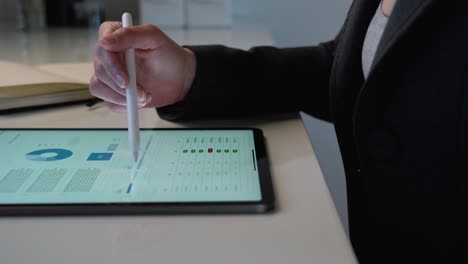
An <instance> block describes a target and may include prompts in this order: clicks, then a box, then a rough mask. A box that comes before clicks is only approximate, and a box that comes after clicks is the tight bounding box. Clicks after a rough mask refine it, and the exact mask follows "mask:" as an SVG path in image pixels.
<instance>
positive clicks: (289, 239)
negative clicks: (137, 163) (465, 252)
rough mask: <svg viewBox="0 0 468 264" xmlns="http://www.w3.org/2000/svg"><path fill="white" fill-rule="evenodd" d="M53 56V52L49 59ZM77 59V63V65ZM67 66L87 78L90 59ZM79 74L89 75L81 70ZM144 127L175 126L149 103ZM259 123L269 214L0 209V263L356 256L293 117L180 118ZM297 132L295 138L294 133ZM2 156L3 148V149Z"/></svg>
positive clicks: (116, 118) (39, 121)
mask: <svg viewBox="0 0 468 264" xmlns="http://www.w3.org/2000/svg"><path fill="white" fill-rule="evenodd" d="M48 62H50V61H48ZM74 67H76V69H74ZM68 69H70V70H73V69H74V71H75V72H77V73H79V74H78V75H79V76H84V77H83V78H85V77H86V78H88V77H89V76H88V74H86V73H87V72H90V71H92V66H91V64H77V65H75V66H73V65H71V66H70V67H69V68H68ZM83 80H84V81H86V80H87V79H83ZM140 116H141V126H142V127H177V126H182V124H176V123H171V122H167V121H164V120H161V119H160V118H159V117H158V116H157V114H156V112H155V111H154V110H153V109H145V110H141V112H140ZM126 125H127V120H126V115H125V114H121V113H113V112H111V111H109V110H108V109H107V108H105V107H101V108H97V109H95V110H92V111H90V110H89V109H88V108H87V107H86V106H84V105H75V106H68V107H63V108H57V109H54V110H43V111H35V112H28V113H19V114H13V115H8V116H0V127H4V128H7V127H8V128H12V127H13V128H14V127H30V128H39V127H104V128H105V127H126ZM199 125H200V126H201V125H203V126H205V125H216V126H220V125H221V126H236V125H242V126H255V127H259V128H261V129H262V130H263V131H264V134H265V137H266V140H267V147H268V154H269V156H270V161H271V169H272V175H273V181H274V186H275V192H276V196H277V199H278V207H279V209H278V211H277V212H275V213H274V214H269V215H218V216H208V215H204V216H196V215H193V216H112V217H111V216H107V217H41V218H29V217H24V218H0V234H1V236H0V256H1V259H2V260H1V262H2V263H8V264H16V263H47V264H53V263H67V264H72V263H79V264H82V263H112V264H120V263H125V264H128V263H174V264H181V263H192V264H196V263H203V264H208V263H225V264H230V263H233V264H234V263H235V264H238V263H268V264H273V263H278V264H284V263H333V264H340V263H356V260H355V257H354V253H353V251H352V249H351V246H350V243H349V241H348V239H347V236H346V235H345V232H344V231H343V227H342V225H341V223H340V221H339V218H338V215H337V212H336V210H335V207H334V204H333V202H332V199H331V197H330V193H329V191H328V189H327V186H326V183H325V181H324V178H323V176H322V173H321V171H320V167H319V164H318V162H317V159H316V157H315V155H314V152H313V149H312V147H311V144H310V142H309V140H308V136H307V134H306V131H305V129H304V127H303V125H302V122H301V120H300V119H299V117H292V118H288V119H282V120H276V121H235V122H234V121H231V122H221V123H220V122H215V123H210V122H205V123H192V124H184V126H199ZM291 139H294V140H291ZM0 155H5V153H1V150H0Z"/></svg>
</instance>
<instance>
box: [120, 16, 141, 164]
mask: <svg viewBox="0 0 468 264" xmlns="http://www.w3.org/2000/svg"><path fill="white" fill-rule="evenodd" d="M132 25H133V22H132V15H130V14H129V13H124V14H123V15H122V26H123V27H124V28H125V27H131V26H132ZM125 64H126V65H127V72H128V76H129V78H130V82H129V83H128V87H127V89H126V94H127V114H128V136H129V138H128V141H129V144H130V150H131V151H132V152H133V159H134V161H135V162H136V161H137V160H138V150H139V148H140V127H139V119H138V102H137V86H136V69H135V68H136V66H135V50H134V49H128V50H127V51H125Z"/></svg>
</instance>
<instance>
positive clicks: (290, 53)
mask: <svg viewBox="0 0 468 264" xmlns="http://www.w3.org/2000/svg"><path fill="white" fill-rule="evenodd" d="M379 2H380V0H355V1H354V2H353V4H352V6H351V8H350V11H349V13H348V17H347V19H346V21H345V24H344V26H343V28H342V29H341V31H340V33H339V35H338V37H337V38H336V39H335V40H334V41H331V42H327V43H322V44H320V45H318V46H315V47H301V48H285V49H278V48H274V47H255V48H252V49H251V50H249V51H241V50H237V49H230V48H227V47H223V46H197V47H189V48H191V49H192V50H193V51H194V52H195V54H196V57H197V74H196V77H195V82H194V84H193V87H192V89H191V91H190V93H189V95H188V96H187V98H186V100H185V101H184V102H181V103H179V104H176V105H173V106H168V107H163V108H160V109H158V113H159V115H160V116H161V117H163V118H166V119H171V120H183V119H195V118H206V117H228V116H239V115H251V114H252V113H256V114H268V113H274V112H295V111H300V110H302V111H306V112H308V113H310V114H312V115H315V116H317V117H319V118H322V119H325V120H329V121H331V122H333V123H334V125H335V129H336V134H337V137H338V142H339V145H340V149H341V154H342V158H343V162H344V165H345V172H346V178H347V188H348V206H349V221H350V223H349V225H350V236H351V242H352V244H353V247H354V249H355V252H356V254H357V256H358V258H359V260H360V262H361V263H386V262H388V263H407V262H414V263H423V262H424V261H426V262H429V263H433V262H436V261H442V263H450V260H451V259H454V258H456V257H459V258H461V259H462V261H461V262H459V263H466V262H467V257H468V255H467V254H466V253H464V252H465V251H466V246H467V245H468V243H467V241H468V170H467V166H468V1H463V0H453V1H442V0H400V1H398V2H397V4H396V6H395V8H394V10H393V12H392V15H391V17H390V19H389V22H388V24H387V28H386V30H385V32H384V35H383V37H382V41H381V44H380V45H379V47H378V50H377V53H376V56H375V59H374V63H373V66H372V69H371V72H370V75H369V77H368V78H367V80H364V78H363V73H362V70H361V69H362V66H361V51H362V45H363V41H364V37H365V34H366V31H367V27H368V25H369V22H370V20H371V18H372V16H373V15H374V12H375V10H376V8H377V6H378V5H379ZM291 30H294V29H291Z"/></svg>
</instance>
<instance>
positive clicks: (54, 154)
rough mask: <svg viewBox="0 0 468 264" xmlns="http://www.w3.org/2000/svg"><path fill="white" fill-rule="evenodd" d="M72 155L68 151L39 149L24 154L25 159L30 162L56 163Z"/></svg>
mask: <svg viewBox="0 0 468 264" xmlns="http://www.w3.org/2000/svg"><path fill="white" fill-rule="evenodd" d="M72 155H73V152H71V151H70V150H68V149H40V150H35V151H33V152H29V153H28V154H26V158H27V159H29V160H32V161H57V160H63V159H66V158H69V157H71V156H72Z"/></svg>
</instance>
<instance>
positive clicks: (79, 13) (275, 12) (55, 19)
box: [0, 0, 351, 47]
mask: <svg viewBox="0 0 468 264" xmlns="http://www.w3.org/2000/svg"><path fill="white" fill-rule="evenodd" d="M350 3H351V0H344V1H343V0H289V1H284V0H2V1H0V29H1V30H12V29H18V30H20V29H21V30H26V31H27V30H30V31H31V30H40V29H43V28H48V27H49V28H50V27H91V28H92V27H96V26H97V25H99V24H100V23H101V22H103V21H105V20H118V19H120V16H121V14H122V12H124V11H128V12H131V13H132V14H133V15H134V17H135V18H136V19H137V21H138V22H140V23H147V22H161V23H159V24H161V25H163V27H164V25H166V24H169V25H170V24H173V25H177V23H179V22H178V21H180V19H179V17H180V16H185V17H184V18H182V20H183V21H182V22H180V23H182V24H184V25H185V26H196V27H201V26H206V27H210V26H222V25H226V26H234V27H235V26H239V25H261V26H265V27H267V28H268V30H269V32H270V33H271V35H272V38H273V40H274V42H275V45H277V46H280V47H285V46H301V45H312V44H316V43H318V42H320V41H324V40H327V39H330V38H332V37H333V36H334V35H335V34H336V33H337V31H338V29H339V28H340V26H341V24H342V23H343V21H344V18H345V15H346V12H347V10H348V7H349V5H350ZM179 6H180V10H178V7H179ZM182 9H185V10H182ZM187 9H188V10H187ZM203 10H205V12H204V11H203ZM181 13H183V15H181ZM178 19H179V20H178ZM210 19H211V22H210ZM197 22H198V24H197ZM210 23H211V25H210Z"/></svg>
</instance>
